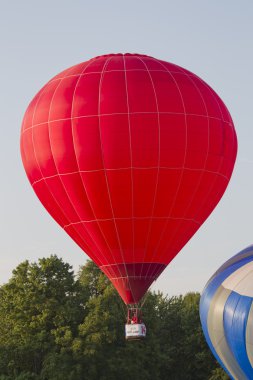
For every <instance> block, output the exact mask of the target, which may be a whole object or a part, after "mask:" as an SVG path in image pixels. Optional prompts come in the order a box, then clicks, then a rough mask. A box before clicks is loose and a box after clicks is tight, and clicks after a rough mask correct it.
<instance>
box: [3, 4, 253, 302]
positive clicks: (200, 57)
mask: <svg viewBox="0 0 253 380" xmlns="http://www.w3.org/2000/svg"><path fill="white" fill-rule="evenodd" d="M0 5H1V9H0V42H1V43H0V46H1V60H0V62H1V71H0V79H1V82H0V83H1V91H0V96H1V99H0V118H1V131H2V138H1V142H0V144H1V146H0V162H1V173H2V181H1V187H0V191H1V197H0V207H1V217H0V228H1V239H0V254H1V256H0V283H2V282H5V281H7V280H8V278H9V277H10V275H11V270H12V269H13V268H14V267H15V266H16V265H17V264H18V263H20V262H21V261H22V260H24V259H29V260H36V259H37V258H38V257H42V256H48V255H50V254H52V253H56V254H57V255H59V256H61V257H63V259H64V260H65V261H68V262H69V263H71V264H72V265H74V268H75V269H77V268H78V267H79V265H81V264H83V263H84V262H85V260H86V258H87V256H86V255H85V254H83V253H82V251H81V250H80V249H79V248H78V247H77V246H76V245H75V244H74V243H73V242H72V241H71V239H70V238H69V237H68V236H67V235H65V233H64V231H62V230H61V229H60V227H58V225H56V223H55V222H54V221H53V220H51V217H50V216H49V215H48V214H47V213H46V211H45V210H44V208H43V207H42V206H41V205H40V203H39V201H38V200H37V198H36V196H35V195H34V193H33V191H32V189H31V186H30V184H29V183H28V180H27V179H26V176H25V173H24V170H23V167H22V164H21V159H20V153H19V133H20V125H21V121H22V117H23V114H24V112H25V109H26V107H27V105H28V103H29V101H30V100H31V99H32V97H33V96H34V95H35V93H36V92H37V91H38V90H39V89H40V88H41V86H42V85H43V84H44V83H45V82H47V81H48V80H49V79H50V78H51V77H52V76H53V75H55V74H57V73H58V72H59V71H61V70H63V69H65V68H67V67H69V66H71V65H74V64H76V63H78V62H81V61H85V60H87V59H89V58H91V57H93V56H96V55H100V54H104V53H113V52H114V53H116V52H137V53H144V54H148V55H152V56H154V57H157V58H160V59H164V60H167V61H171V62H174V63H177V64H179V65H180V66H183V67H185V68H187V69H188V70H191V71H193V72H194V73H196V74H197V75H199V76H200V77H202V78H203V79H204V80H205V81H206V82H207V83H209V84H210V85H211V86H212V87H213V88H214V90H216V92H218V94H219V95H220V96H221V98H222V99H223V100H224V102H225V103H226V105H227V107H228V108H229V110H230V113H231V115H232V117H233V119H234V123H235V126H236V130H237V135H238V141H239V153H238V158H237V163H236V168H235V171H234V175H233V177H232V180H231V182H230V185H229V187H228V190H227V192H226V194H225V196H224V197H223V199H222V201H221V202H220V204H219V205H218V206H217V208H216V210H215V211H214V212H213V214H212V216H211V217H209V219H208V221H206V223H205V224H204V225H203V226H202V228H201V229H200V230H199V231H198V232H197V234H196V235H195V236H194V237H193V238H192V240H191V241H190V242H189V243H188V244H187V245H186V246H185V248H184V249H183V250H182V251H181V253H180V254H179V255H178V257H177V258H176V259H175V260H174V261H173V263H171V264H170V265H169V267H168V268H167V269H166V271H165V272H164V274H163V275H162V276H161V278H160V279H159V280H158V281H157V282H156V284H155V286H154V288H155V289H161V290H163V291H164V292H166V293H169V294H170V295H172V294H179V293H185V292H187V291H189V290H198V291H201V290H202V288H203V286H204V284H205V283H206V281H207V280H208V278H209V277H210V276H211V274H212V273H213V272H214V271H215V270H216V269H217V268H218V266H219V265H221V264H222V263H223V262H224V261H225V260H226V259H228V258H229V257H230V256H232V255H233V254H235V253H236V252H238V251H239V250H241V249H242V248H244V247H245V246H247V245H249V244H251V243H252V242H253V223H252V215H253V201H252V194H253V149H252V148H253V127H252V115H251V112H252V110H253V94H252V88H253V73H252V67H253V23H252V19H253V2H252V1H251V0H242V1H237V0H222V1H221V0H212V1H211V0H209V1H207V0H184V1H182V0H177V1H170V0H164V1H163V0H156V1H149V0H140V1H137V0H135V1H134V0H128V1H121V0H107V1H102V0H100V1H98V0H97V1H96V0H93V1H90V0H89V1H88V0H82V1H81V0H72V1H66V0H60V1H59V0H51V1H49V0H44V1H40V2H39V1H36V0H29V1H28V0H22V1H19V0H16V1H14V0H9V1H4V0H0Z"/></svg>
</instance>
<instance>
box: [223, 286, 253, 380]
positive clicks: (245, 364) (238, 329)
mask: <svg viewBox="0 0 253 380" xmlns="http://www.w3.org/2000/svg"><path fill="white" fill-rule="evenodd" d="M251 303H252V298H250V297H246V296H242V295H239V294H238V293H236V292H234V291H233V292H232V293H231V294H230V296H229V297H228V299H227V302H226V304H225V307H224V314H223V321H224V331H225V336H226V340H227V343H228V346H229V348H230V349H231V352H232V353H233V355H234V357H235V359H236V360H237V362H238V364H239V366H240V367H241V369H242V370H243V372H244V373H245V375H246V376H247V377H248V378H249V379H253V368H252V367H251V364H250V362H249V359H248V355H247V349H246V342H245V338H246V337H245V335H246V327H247V320H248V315H249V311H250V307H251Z"/></svg>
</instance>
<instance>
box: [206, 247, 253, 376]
mask: <svg viewBox="0 0 253 380" xmlns="http://www.w3.org/2000/svg"><path fill="white" fill-rule="evenodd" d="M252 302H253V246H250V247H248V248H246V249H244V250H243V251H241V252H240V253H239V254H237V255H236V256H234V257H232V258H231V259H230V260H228V261H227V262H226V263H225V264H224V265H222V266H221V267H220V268H219V269H218V271H217V272H216V273H215V274H214V275H213V276H212V277H211V279H210V280H209V281H208V283H207V285H206V287H205V289H204V292H203V294H202V296H201V300H200V317H201V323H202V327H203V331H204V334H205V337H206V340H207V343H208V344H209V347H210V348H211V350H212V352H213V354H214V355H215V357H216V359H217V360H218V361H219V362H220V364H221V365H222V366H223V367H224V369H225V370H226V371H227V372H228V374H229V375H230V376H231V378H232V379H240V380H248V379H253V303H252Z"/></svg>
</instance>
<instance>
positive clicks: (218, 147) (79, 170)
mask: <svg viewBox="0 0 253 380" xmlns="http://www.w3.org/2000/svg"><path fill="white" fill-rule="evenodd" d="M236 151H237V140H236V134H235V130H234V126H233V122H232V119H231V117H230V115H229V112H228V111H227V108H226V107H225V105H224V103H223V102H222V101H221V99H220V98H219V96H218V95H217V94H216V93H215V92H214V91H213V90H212V89H211V88H210V87H209V86H208V85H207V84H206V83H205V82H204V81H203V80H201V79H200V78H198V77H197V76H196V75H194V74H192V73H191V72H189V71H187V70H185V69H183V68H181V67H179V66H177V65H174V64H171V63H167V62H164V61H161V60H158V59H155V58H152V57H148V56H144V55H138V54H110V55H105V56H100V57H96V58H93V59H91V60H89V61H87V62H83V63H81V64H78V65H76V66H73V67H71V68H69V69H67V70H65V71H63V72H62V73H60V74H59V75H57V76H55V77H54V78H53V79H51V80H50V81H49V82H48V83H47V84H46V85H45V86H44V87H43V88H42V89H41V90H40V91H39V93H38V94H37V95H36V96H35V97H34V99H33V100H32V102H31V103H30V105H29V107H28V109H27V111H26V114H25V116H24V120H23V125H22V132H21V154H22V159H23V163H24V167H25V170H26V173H27V176H28V178H29V180H30V182H31V184H32V187H33V189H34V191H35V193H36V194H37V196H38V197H39V199H40V201H41V202H42V203H43V205H44V206H45V208H46V209H47V211H48V212H49V213H50V214H51V215H52V217H53V218H54V219H55V220H56V221H57V222H58V223H59V224H60V226H61V227H63V228H64V230H65V231H66V232H67V233H68V234H69V235H70V236H71V237H72V239H73V240H74V241H75V242H76V243H77V244H78V245H79V246H80V247H81V248H82V249H83V250H84V251H85V252H86V253H87V254H88V255H89V256H90V257H91V259H92V260H94V262H95V263H96V264H97V265H98V266H99V267H100V268H101V270H102V271H103V272H104V273H105V274H106V275H107V276H108V277H109V278H110V280H111V281H112V283H113V284H114V286H115V287H116V288H117V290H118V292H119V294H120V295H121V297H122V298H123V300H124V301H125V303H136V302H138V301H139V300H140V299H141V297H142V296H143V295H144V293H145V292H146V290H147V289H148V288H149V286H150V285H151V284H152V282H153V281H154V280H155V279H156V278H157V277H158V276H159V274H160V273H161V272H162V271H163V270H164V268H165V267H166V266H167V264H168V263H169V262H170V261H171V260H172V259H173V258H174V257H175V255H176V254H177V253H178V252H179V251H180V250H181V248H182V247H183V246H184V245H185V244H186V243H187V241H188V240H189V239H190V238H191V236H192V235H193V234H194V233H195V232H196V231H197V230H198V228H199V227H200V226H201V224H202V223H203V222H204V221H205V219H206V218H207V217H208V215H209V214H210V213H211V212H212V210H213V209H214V207H215V206H216V204H217V203H218V201H219V200H220V198H221V196H222V195H223V193H224V191H225V189H226V187H227V184H228V182H229V179H230V177H231V174H232V170H233V166H234V162H235V157H236Z"/></svg>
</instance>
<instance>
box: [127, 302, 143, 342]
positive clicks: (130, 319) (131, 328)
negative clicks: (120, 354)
mask: <svg viewBox="0 0 253 380" xmlns="http://www.w3.org/2000/svg"><path fill="white" fill-rule="evenodd" d="M146 331H147V330H146V326H145V324H144V323H143V321H142V316H141V309H140V308H138V307H132V306H131V307H128V309H127V321H126V324H125V337H126V340H140V339H144V338H145V337H146Z"/></svg>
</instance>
